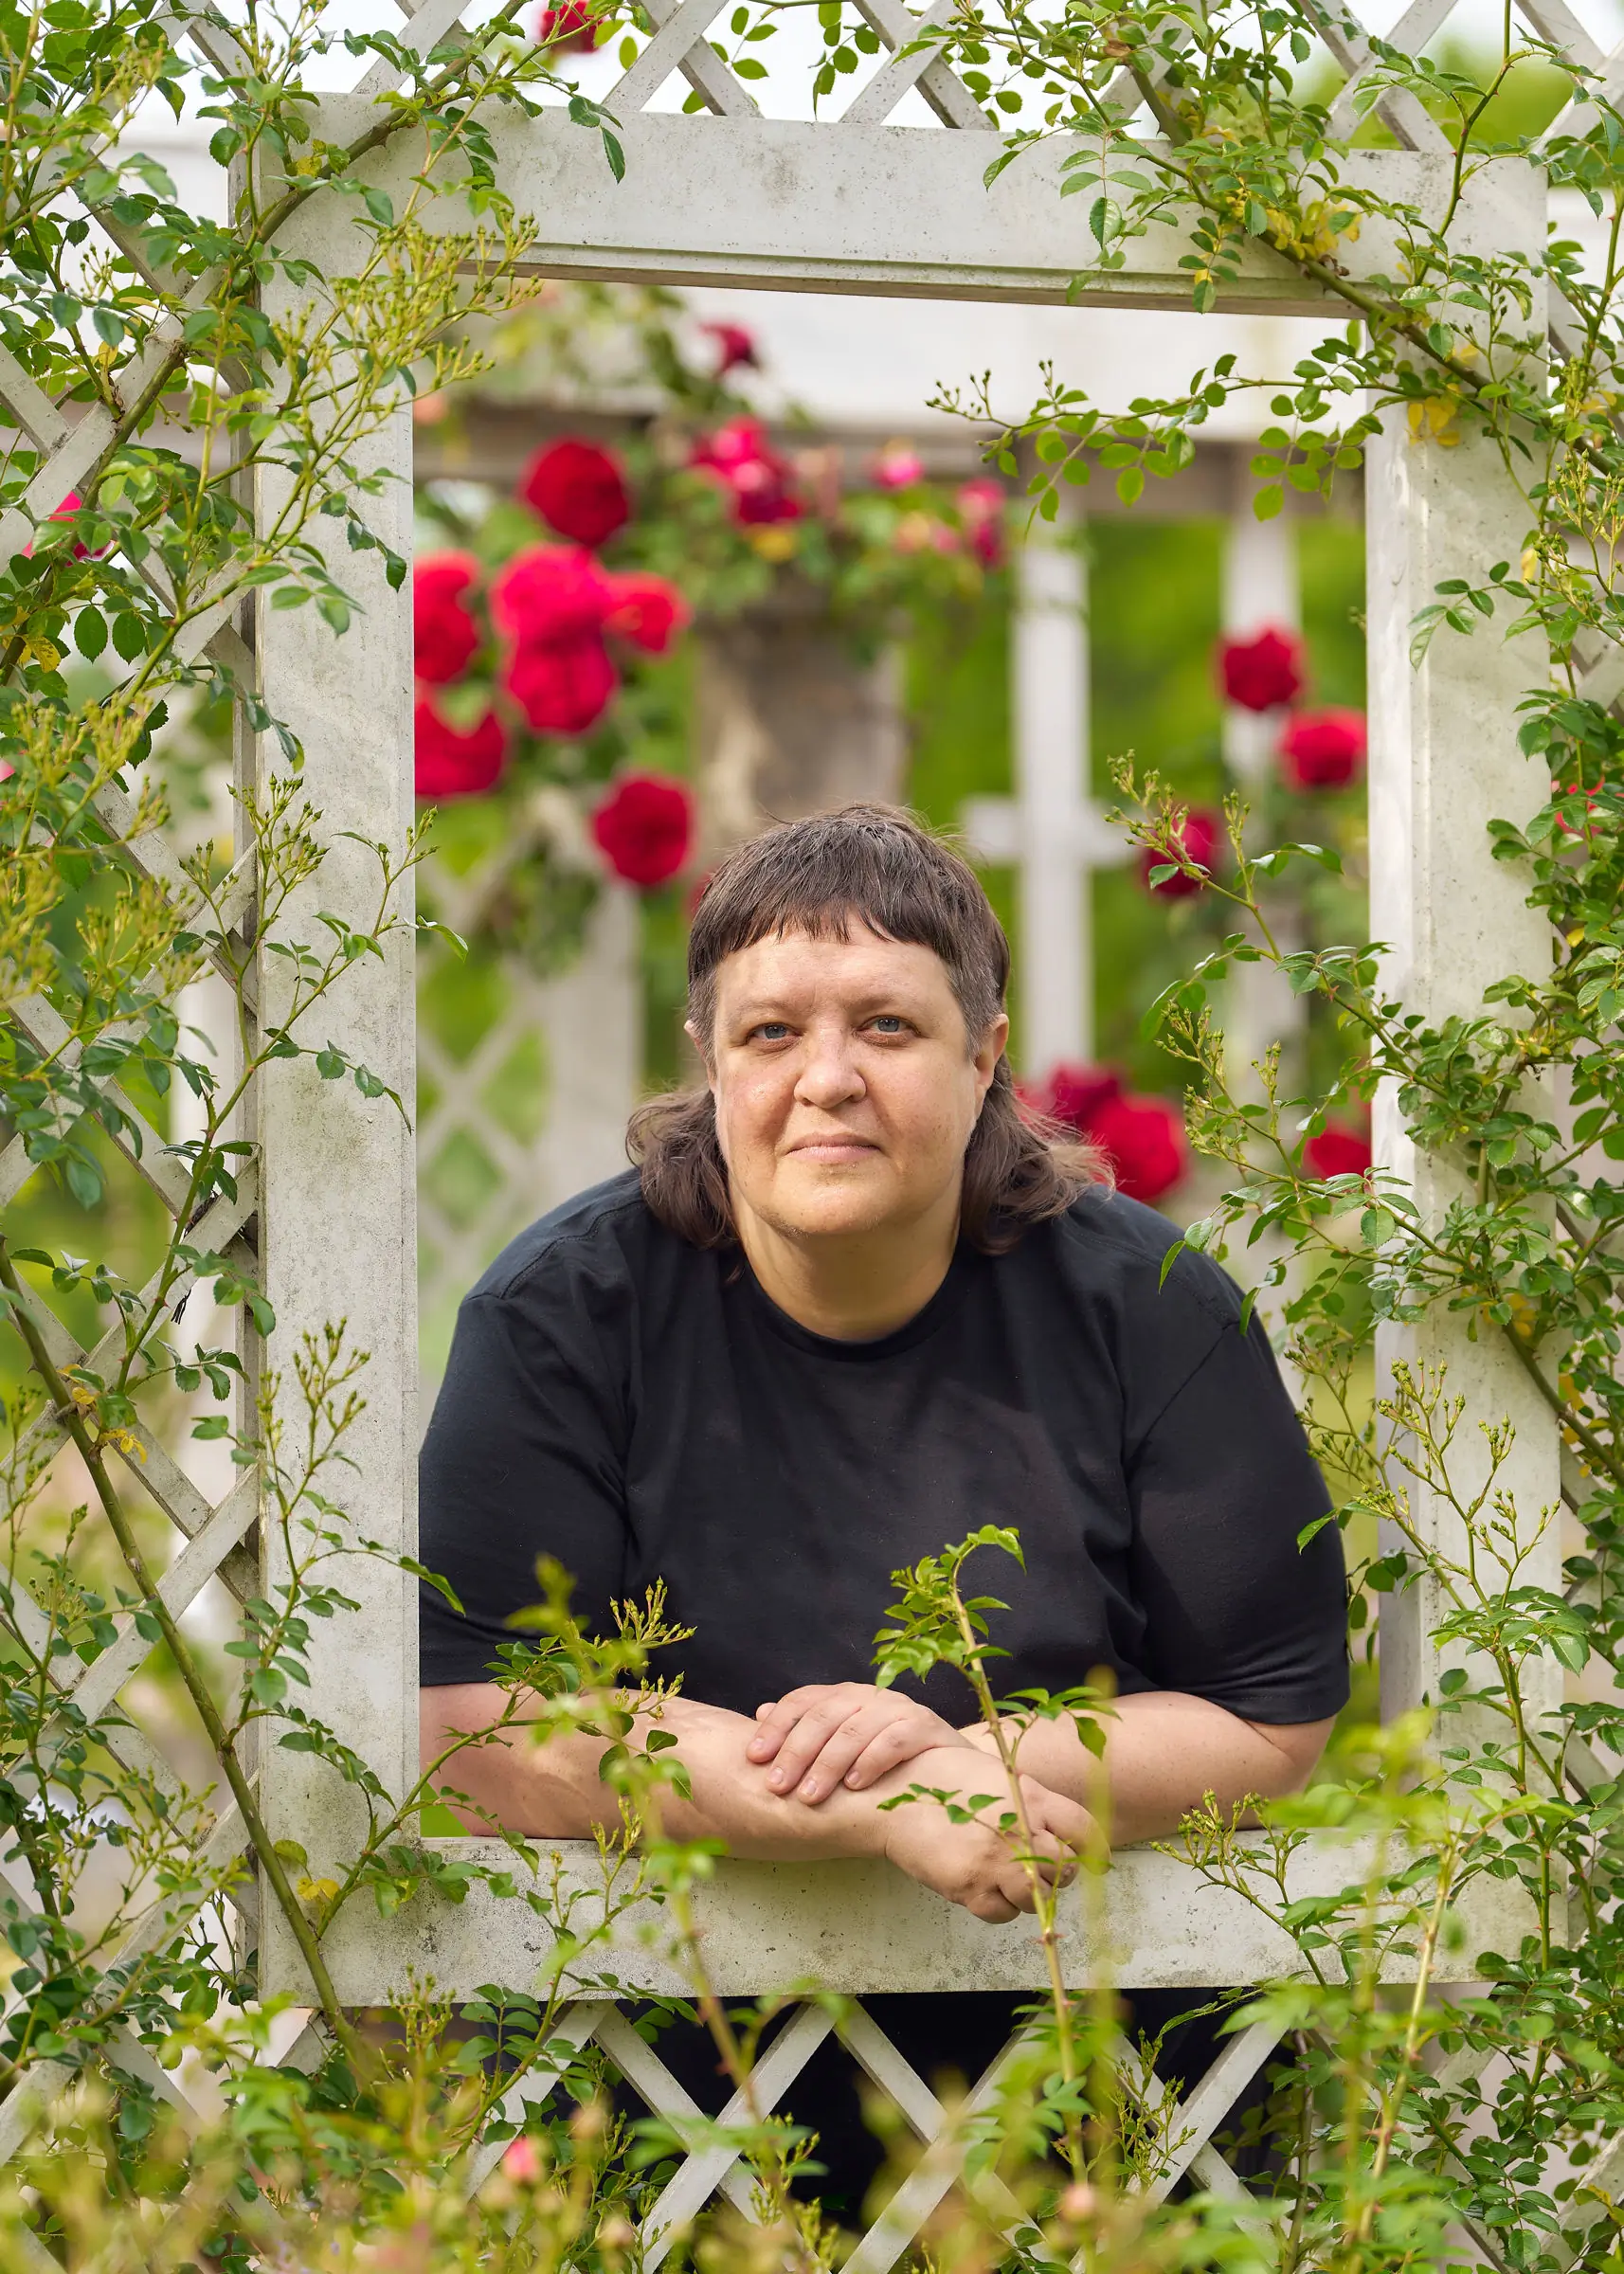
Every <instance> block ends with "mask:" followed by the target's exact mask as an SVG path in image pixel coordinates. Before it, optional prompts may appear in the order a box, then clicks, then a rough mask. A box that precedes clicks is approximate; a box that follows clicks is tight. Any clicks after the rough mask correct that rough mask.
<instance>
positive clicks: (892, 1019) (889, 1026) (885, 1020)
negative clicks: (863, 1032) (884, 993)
mask: <svg viewBox="0 0 1624 2274" xmlns="http://www.w3.org/2000/svg"><path fill="white" fill-rule="evenodd" d="M869 1024H870V1025H871V1026H872V1027H873V1028H874V1030H875V1033H876V1034H881V1035H905V1034H906V1033H907V1032H908V1021H907V1020H906V1019H899V1018H898V1017H897V1015H896V1013H895V1012H894V1011H882V1012H881V1013H880V1015H879V1017H878V1018H877V1019H871V1020H869Z"/></svg>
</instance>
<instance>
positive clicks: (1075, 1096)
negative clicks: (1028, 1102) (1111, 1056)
mask: <svg viewBox="0 0 1624 2274" xmlns="http://www.w3.org/2000/svg"><path fill="white" fill-rule="evenodd" d="M1121 1094H1122V1076H1121V1074H1118V1073H1117V1072H1116V1070H1115V1069H1114V1068H1113V1067H1110V1066H1056V1068H1055V1070H1054V1072H1053V1073H1052V1074H1050V1075H1049V1077H1048V1079H1047V1081H1045V1082H1042V1083H1040V1084H1039V1085H1038V1089H1037V1091H1036V1092H1034V1093H1033V1095H1032V1103H1033V1104H1034V1105H1035V1106H1036V1107H1037V1109H1038V1112H1039V1113H1046V1114H1048V1115H1049V1116H1050V1118H1051V1119H1052V1120H1054V1121H1063V1122H1064V1123H1065V1124H1066V1125H1067V1127H1068V1128H1074V1129H1075V1130H1076V1132H1077V1134H1078V1135H1079V1136H1080V1137H1083V1136H1087V1134H1088V1132H1089V1128H1090V1126H1091V1125H1092V1121H1093V1117H1094V1115H1095V1114H1096V1113H1097V1112H1098V1111H1099V1110H1100V1108H1101V1107H1102V1106H1103V1105H1104V1104H1105V1103H1106V1102H1107V1100H1108V1099H1110V1098H1113V1097H1120V1096H1121Z"/></svg>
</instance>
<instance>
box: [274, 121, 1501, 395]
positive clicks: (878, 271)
mask: <svg viewBox="0 0 1624 2274" xmlns="http://www.w3.org/2000/svg"><path fill="white" fill-rule="evenodd" d="M370 122H371V111H370V105H368V104H366V103H362V102H358V101H357V100H356V99H354V98H353V97H350V96H332V97H329V98H328V99H326V100H325V101H323V102H322V103H321V105H320V106H319V111H318V113H317V115H316V117H314V118H313V122H312V123H313V131H314V132H316V133H317V134H320V135H325V136H330V137H331V138H333V139H334V140H339V139H345V138H350V137H352V136H354V135H359V134H360V133H361V132H363V131H364V130H365V128H366V127H367V126H368V125H369V124H370ZM488 124H489V131H490V135H491V140H492V143H493V146H494V147H495V150H496V162H497V168H498V171H499V174H500V177H501V179H502V182H503V184H504V187H505V188H506V189H508V190H509V192H510V193H511V195H512V196H513V197H514V201H515V203H516V204H517V206H518V208H519V209H520V210H521V211H522V212H525V213H528V214H530V215H531V216H532V218H533V221H534V225H535V230H536V234H535V237H534V240H533V242H532V247H531V249H530V251H529V253H528V254H527V256H526V260H525V265H526V266H527V267H528V268H531V269H532V270H536V271H539V272H540V273H542V274H544V275H549V276H576V277H606V278H619V279H622V280H628V281H636V280H645V281H648V282H651V283H653V282H659V283H666V284H742V285H753V286H754V287H756V288H757V289H758V290H766V291H773V290H794V291H808V290H810V291H824V292H839V293H862V292H874V293H883V294H892V295H922V296H924V297H927V298H943V299H969V300H980V299H990V300H1018V301H1020V300H1030V301H1044V300H1048V301H1058V302H1061V303H1062V304H1064V303H1066V302H1068V301H1069V300H1070V299H1071V298H1073V289H1072V288H1073V285H1074V282H1075V281H1076V280H1078V279H1079V277H1081V278H1085V279H1086V280H1087V298H1088V305H1089V306H1090V307H1091V308H1114V307H1128V308H1168V309H1180V310H1187V309H1188V307H1189V304H1190V284H1189V275H1188V271H1187V270H1184V269H1182V268H1181V267H1180V266H1179V261H1180V258H1181V256H1182V253H1183V251H1184V249H1185V246H1184V240H1183V238H1182V236H1181V235H1180V233H1179V232H1178V231H1177V230H1176V229H1174V228H1172V227H1167V226H1156V227H1152V228H1150V229H1149V230H1148V231H1147V232H1146V235H1145V236H1144V237H1142V238H1135V239H1133V240H1132V241H1131V242H1130V243H1129V244H1128V247H1127V265H1126V266H1125V267H1124V268H1123V269H1121V270H1116V271H1112V272H1110V274H1109V275H1102V274H1099V273H1098V272H1096V273H1095V274H1094V275H1092V276H1090V275H1089V261H1090V253H1091V250H1092V243H1093V241H1092V238H1091V237H1090V235H1089V232H1088V225H1087V214H1086V208H1087V207H1088V204H1089V200H1088V199H1087V198H1086V197H1067V198H1062V197H1061V196H1060V194H1059V190H1060V185H1061V181H1062V179H1063V178H1064V177H1063V175H1062V173H1061V171H1060V169H1061V166H1062V164H1063V162H1064V160H1065V159H1066V158H1067V157H1068V156H1070V155H1072V154H1073V153H1075V152H1076V151H1078V150H1080V149H1084V148H1087V147H1091V146H1090V145H1088V144H1086V143H1085V142H1084V141H1083V140H1082V138H1080V137H1077V138H1071V137H1059V138H1056V140H1054V141H1050V142H1044V143H1041V144H1038V145H1036V146H1035V147H1034V148H1033V149H1031V150H1029V151H1027V152H1024V153H1022V154H1021V156H1020V158H1018V159H1017V161H1016V162H1015V164H1014V165H1012V166H1011V167H1009V168H1008V169H1007V170H1006V171H1004V172H1003V173H1002V174H1001V175H1000V176H999V178H998V180H997V181H996V182H995V183H994V184H993V185H992V187H991V189H988V188H987V187H986V186H985V185H984V182H983V174H984V172H985V170H986V165H987V152H988V145H987V142H986V140H985V138H984V137H983V135H969V134H962V133H952V132H942V131H939V130H937V129H934V128H927V127H906V126H834V127H825V126H808V125H805V124H803V123H802V122H800V121H797V120H792V119H782V118H756V117H731V118H709V117H680V116H672V115H669V114H664V113H659V112H652V111H643V112H637V113H632V114H629V115H628V116H626V117H624V118H623V120H622V121H621V125H620V127H619V129H618V130H617V131H618V132H619V133H620V135H621V139H622V141H623V146H624V151H625V158H626V173H625V179H624V180H623V181H622V182H618V183H617V182H616V181H615V179H614V177H613V176H612V175H611V174H610V172H609V171H608V167H607V164H606V162H605V160H604V154H603V150H602V146H601V144H600V142H599V140H598V137H597V136H596V135H594V134H589V133H587V132H586V130H585V129H583V128H581V127H578V126H575V125H573V124H571V123H570V121H569V120H568V118H567V117H564V115H563V114H562V113H559V112H556V111H547V112H544V113H543V114H542V115H541V116H540V117H536V118H533V119H528V120H526V119H519V118H515V117H512V116H511V115H508V114H505V113H498V114H497V115H496V117H492V118H491V119H490V120H489V122H488ZM1098 147H1099V146H1098V145H1097V144H1094V145H1092V148H1094V149H1095V150H1096V151H1097V149H1098ZM1114 163H1118V164H1120V163H1122V161H1121V160H1117V161H1114ZM418 164H419V159H418V156H417V154H416V153H415V151H407V150H404V149H402V150H394V149H389V150H386V151H381V152H377V153H373V154H372V155H370V156H369V157H368V158H366V159H364V160H362V161H361V162H360V165H359V168H358V171H360V172H361V173H362V174H363V175H364V176H365V177H366V178H368V179H369V180H373V181H376V182H377V183H378V185H379V186H380V187H383V188H386V189H389V190H390V191H391V193H392V194H393V195H394V196H395V198H396V200H397V202H398V203H403V204H404V202H405V200H406V197H407V196H408V195H409V194H410V188H411V180H412V176H413V174H414V173H415V171H417V168H418ZM1530 171H1531V170H1530V169H1529V168H1527V167H1526V166H1525V165H1523V164H1522V162H1521V161H1518V160H1504V161H1499V162H1497V163H1495V164H1494V165H1491V166H1487V167H1485V168H1484V169H1483V170H1482V171H1480V172H1479V173H1477V174H1475V175H1474V176H1473V177H1472V179H1471V182H1470V183H1469V184H1468V186H1467V189H1466V191H1465V193H1464V196H1463V199H1462V204H1461V209H1460V212H1459V214H1458V216H1457V220H1456V223H1455V225H1454V226H1453V228H1452V241H1453V242H1455V243H1457V244H1458V245H1459V246H1460V249H1461V250H1463V251H1467V252H1470V251H1471V250H1473V249H1478V248H1480V249H1483V250H1489V249H1492V247H1493V246H1494V244H1495V243H1496V241H1497V235H1498V232H1499V231H1500V229H1501V226H1502V215H1501V204H1502V200H1503V198H1504V197H1505V196H1507V195H1509V194H1510V192H1509V190H1508V189H1507V188H1506V187H1505V185H1506V183H1507V179H1508V177H1510V176H1511V175H1516V176H1518V177H1519V178H1521V179H1524V180H1525V179H1527V178H1529V177H1530ZM1344 172H1345V175H1346V178H1347V179H1348V180H1349V181H1350V182H1353V183H1358V182H1360V181H1362V180H1365V179H1369V180H1370V181H1371V182H1372V183H1373V184H1379V185H1380V189H1381V190H1382V192H1383V194H1385V195H1388V196H1393V197H1398V198H1402V199H1408V200H1410V201H1412V202H1414V203H1415V204H1416V205H1418V206H1420V207H1421V208H1424V209H1431V210H1433V211H1435V212H1438V213H1440V214H1441V213H1442V211H1443V210H1444V208H1445V205H1446V203H1447V200H1448V197H1449V192H1450V178H1451V169H1450V165H1449V161H1448V159H1447V158H1446V157H1444V156H1440V155H1436V154H1431V153H1417V152H1409V151H1356V152H1355V153H1353V154H1352V156H1351V157H1350V158H1349V159H1348V161H1347V163H1346V166H1345V169H1344ZM321 212H322V213H323V214H325V216H326V226H329V227H331V228H333V229H334V230H342V228H343V227H344V226H345V224H346V216H345V214H344V212H343V210H342V209H341V208H336V207H333V206H329V207H325V208H321ZM422 217H423V220H424V226H426V227H428V228H430V229H435V230H447V231H455V230H465V229H467V228H468V227H470V226H473V220H472V217H471V216H470V214H469V212H468V209H467V207H466V204H465V203H464V201H463V200H462V198H461V197H460V196H458V195H455V194H450V193H447V194H446V195H444V196H442V197H439V198H436V199H434V200H432V201H430V202H429V203H428V204H427V205H426V206H425V207H424V208H423V215H422ZM311 226H312V227H319V226H322V225H321V220H320V217H319V216H317V217H316V219H315V220H314V221H313V222H312V224H311ZM1395 253H1396V247H1395V245H1394V243H1393V240H1392V235H1391V232H1390V231H1388V230H1387V229H1385V228H1383V227H1381V226H1378V225H1376V224H1374V223H1371V224H1367V225H1366V226H1365V228H1364V230H1363V232H1362V235H1361V237H1360V240H1359V242H1358V244H1356V245H1355V246H1353V247H1351V248H1350V250H1349V267H1350V269H1351V270H1352V271H1353V272H1354V273H1355V274H1356V275H1370V274H1374V273H1377V272H1379V271H1381V270H1383V269H1384V268H1385V267H1386V266H1387V265H1388V264H1389V263H1390V262H1392V261H1393V259H1394V257H1395ZM1228 305H1229V308H1230V311H1231V313H1232V314H1233V313H1236V312H1238V311H1240V310H1241V309H1254V310H1257V311H1259V312H1261V313H1264V314H1277V315H1291V314H1296V315H1306V316H1312V315H1317V314H1320V313H1322V312H1323V311H1325V310H1326V309H1327V308H1328V309H1329V311H1330V314H1331V318H1332V320H1333V321H1334V322H1339V323H1340V322H1341V321H1343V320H1344V317H1345V315H1346V310H1345V307H1344V304H1343V303H1341V302H1340V301H1327V300H1326V298H1325V297H1324V296H1322V295H1321V294H1319V293H1318V292H1317V291H1311V290H1308V289H1307V288H1306V287H1305V286H1304V284H1303V282H1302V280H1301V279H1300V278H1299V277H1298V276H1297V274H1296V272H1295V271H1294V270H1292V269H1290V268H1289V267H1288V265H1287V264H1286V262H1283V261H1282V260H1280V259H1278V258H1277V257H1276V256H1275V255H1273V254H1272V253H1270V252H1268V251H1267V250H1263V249H1258V248H1255V247H1254V248H1253V249H1251V250H1249V251H1248V252H1247V253H1246V254H1245V256H1244V257H1243V259H1242V262H1241V265H1240V270H1239V275H1238V277H1237V280H1236V284H1235V286H1234V288H1233V293H1232V297H1231V299H1230V301H1229V303H1228ZM1181 376H1182V374H1181Z"/></svg>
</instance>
